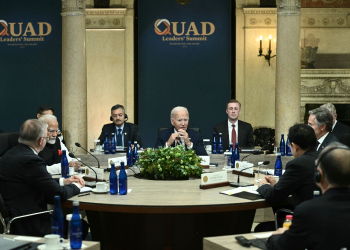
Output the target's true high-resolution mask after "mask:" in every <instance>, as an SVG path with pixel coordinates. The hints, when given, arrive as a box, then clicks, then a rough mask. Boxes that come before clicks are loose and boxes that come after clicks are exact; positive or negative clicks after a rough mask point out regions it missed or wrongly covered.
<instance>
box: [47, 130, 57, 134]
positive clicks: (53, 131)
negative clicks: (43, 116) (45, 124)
mask: <svg viewBox="0 0 350 250" xmlns="http://www.w3.org/2000/svg"><path fill="white" fill-rule="evenodd" d="M47 132H49V133H51V134H52V133H55V132H56V133H58V132H60V130H59V129H57V130H54V129H47Z"/></svg>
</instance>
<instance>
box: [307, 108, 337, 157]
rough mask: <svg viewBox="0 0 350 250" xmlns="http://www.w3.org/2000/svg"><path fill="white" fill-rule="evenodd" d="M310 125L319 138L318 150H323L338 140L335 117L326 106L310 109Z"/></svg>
mask: <svg viewBox="0 0 350 250" xmlns="http://www.w3.org/2000/svg"><path fill="white" fill-rule="evenodd" d="M309 114H310V115H309V120H308V125H309V126H310V127H312V128H313V129H314V131H315V134H316V138H317V144H316V145H317V147H316V150H317V151H318V152H321V151H322V150H323V149H324V148H325V147H327V146H328V144H330V143H332V142H336V141H338V140H337V137H335V135H333V133H332V132H331V131H332V124H333V117H332V115H331V114H330V113H329V111H328V109H326V108H316V109H313V110H310V111H309Z"/></svg>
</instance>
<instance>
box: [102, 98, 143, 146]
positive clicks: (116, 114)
mask: <svg viewBox="0 0 350 250" xmlns="http://www.w3.org/2000/svg"><path fill="white" fill-rule="evenodd" d="M127 119H128V115H127V114H125V108H124V106H122V105H119V104H117V105H115V106H113V107H112V108H111V117H110V120H111V121H112V122H113V123H110V124H105V125H103V128H102V132H101V135H100V137H99V138H98V139H99V140H100V143H101V145H102V144H103V143H104V141H105V139H106V133H108V137H109V139H111V136H112V133H114V136H115V142H116V146H119V147H128V141H131V143H134V142H135V141H137V144H138V145H139V146H140V147H142V141H141V136H140V135H139V128H138V126H137V125H135V124H132V123H128V122H125V120H127Z"/></svg>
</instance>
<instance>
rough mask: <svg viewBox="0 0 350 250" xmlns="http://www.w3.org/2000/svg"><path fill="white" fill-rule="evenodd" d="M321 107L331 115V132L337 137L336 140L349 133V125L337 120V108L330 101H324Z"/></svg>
mask: <svg viewBox="0 0 350 250" xmlns="http://www.w3.org/2000/svg"><path fill="white" fill-rule="evenodd" d="M321 108H326V109H328V111H329V112H330V113H331V115H332V116H333V126H332V133H333V134H334V135H335V136H336V137H337V139H338V141H340V140H341V139H342V137H343V135H345V134H350V127H349V126H348V125H345V124H344V123H341V122H340V121H337V117H338V115H337V110H336V109H335V107H334V105H333V104H332V103H326V104H323V105H322V106H321Z"/></svg>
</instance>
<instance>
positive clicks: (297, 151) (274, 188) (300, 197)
mask: <svg viewBox="0 0 350 250" xmlns="http://www.w3.org/2000/svg"><path fill="white" fill-rule="evenodd" d="M288 134H289V143H290V149H291V151H292V155H293V156H294V157H295V159H293V160H291V161H289V162H288V163H287V165H286V168H285V172H284V174H283V175H282V176H281V177H280V178H279V181H278V182H276V180H275V178H273V176H271V175H268V176H266V177H265V179H263V180H261V181H260V182H259V184H258V186H259V188H258V190H257V191H258V192H259V193H260V194H261V196H262V197H263V198H265V199H266V201H267V202H269V203H278V202H282V201H283V200H284V199H286V198H287V197H288V196H289V195H292V197H293V203H294V206H297V205H299V204H300V203H302V202H304V201H306V200H310V199H312V198H313V191H314V190H319V189H318V188H317V186H316V184H315V181H314V173H315V160H316V158H317V156H318V152H317V151H316V150H315V147H316V136H315V132H314V130H313V129H312V128H311V127H310V126H308V125H306V124H295V125H294V126H292V127H290V128H289V133H288Z"/></svg>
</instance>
